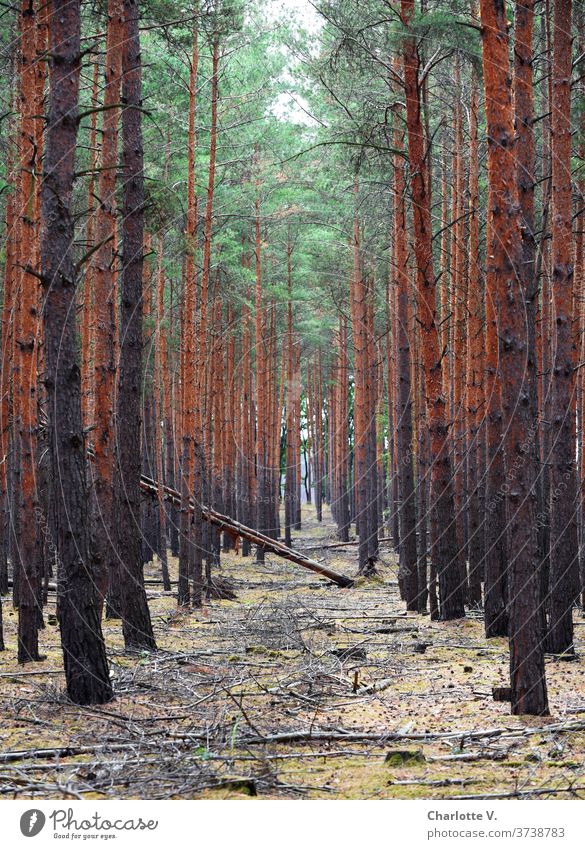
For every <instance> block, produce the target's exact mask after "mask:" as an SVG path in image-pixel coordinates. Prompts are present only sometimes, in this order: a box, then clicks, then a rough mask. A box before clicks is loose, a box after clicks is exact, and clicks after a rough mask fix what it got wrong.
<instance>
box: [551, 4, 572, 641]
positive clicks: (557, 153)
mask: <svg viewBox="0 0 585 849" xmlns="http://www.w3.org/2000/svg"><path fill="white" fill-rule="evenodd" d="M571 6H572V3H571V0H555V4H554V41H553V65H552V74H553V80H552V85H553V98H552V151H551V153H552V269H553V277H552V292H553V308H554V318H555V327H556V334H555V342H556V344H555V345H554V348H553V350H554V355H553V361H552V387H551V388H552V397H551V407H552V417H551V423H550V437H551V463H550V471H551V481H550V577H549V598H548V616H549V623H548V628H549V630H548V635H547V649H548V651H551V652H555V653H561V652H570V653H573V652H574V645H573V609H572V608H573V604H574V603H575V602H576V601H577V598H578V595H579V584H578V557H579V556H578V540H577V522H576V515H577V470H576V434H575V426H576V422H575V366H576V356H575V355H576V352H575V337H574V333H573V328H572V315H573V304H572V296H573V232H572V205H571V73H572V61H571V58H572V57H571V44H572V41H571Z"/></svg>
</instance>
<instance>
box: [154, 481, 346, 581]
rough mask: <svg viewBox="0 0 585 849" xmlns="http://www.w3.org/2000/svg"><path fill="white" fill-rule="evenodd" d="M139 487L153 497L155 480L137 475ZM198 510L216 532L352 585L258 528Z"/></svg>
mask: <svg viewBox="0 0 585 849" xmlns="http://www.w3.org/2000/svg"><path fill="white" fill-rule="evenodd" d="M140 486H141V488H142V490H143V491H144V492H146V493H148V494H149V495H150V496H152V497H153V498H156V497H157V496H158V483H157V481H155V480H153V479H152V478H149V477H147V476H146V475H142V476H141V478H140ZM162 489H163V493H164V497H165V499H166V500H167V501H172V502H173V503H174V504H177V505H178V506H180V504H181V496H180V494H179V493H178V492H177V491H176V490H175V489H171V487H169V486H163V487H162ZM190 509H191V510H192V511H194V510H195V502H194V500H193V499H191V500H190ZM198 512H200V513H201V517H202V519H203V520H204V521H206V522H210V523H211V524H212V525H215V526H216V527H217V528H219V530H220V531H225V533H227V534H229V535H230V536H232V537H234V538H237V537H241V538H242V539H247V540H249V541H250V542H251V543H252V544H253V545H257V546H259V547H260V548H262V549H263V550H264V551H265V552H269V553H271V554H276V555H277V556H278V557H282V558H283V559H284V560H289V561H290V562H291V563H296V564H297V565H298V566H302V567H303V568H304V569H309V570H310V571H311V572H316V574H318V575H322V576H323V577H324V578H328V579H329V580H330V581H333V583H335V584H337V586H339V587H352V586H353V580H352V579H351V578H348V577H347V576H346V575H340V574H339V573H338V572H334V571H333V570H332V569H328V568H327V566H323V564H322V563H318V562H317V561H316V560H312V559H311V558H310V557H305V555H304V554H301V552H300V551H295V550H294V549H292V548H289V547H288V546H286V545H284V543H281V542H279V541H278V540H275V539H271V537H268V536H265V535H264V534H263V533H260V531H255V530H254V529H253V528H248V527H246V525H242V524H241V522H236V520H235V519H232V518H230V517H229V516H224V515H222V514H221V513H218V512H217V510H213V509H212V508H211V507H206V506H205V505H204V504H202V505H201V506H200V508H198Z"/></svg>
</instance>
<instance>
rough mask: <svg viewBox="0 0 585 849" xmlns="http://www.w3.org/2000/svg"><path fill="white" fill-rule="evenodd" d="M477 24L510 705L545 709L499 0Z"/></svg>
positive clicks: (517, 235) (489, 1)
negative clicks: (502, 471)
mask: <svg viewBox="0 0 585 849" xmlns="http://www.w3.org/2000/svg"><path fill="white" fill-rule="evenodd" d="M481 25H482V39H483V70H484V91H485V104H486V118H487V131H488V180H489V186H490V192H489V208H488V216H489V222H490V242H489V244H488V249H487V250H488V265H487V290H488V297H493V298H495V300H496V306H497V318H498V339H499V357H500V363H501V372H502V389H501V391H502V407H503V421H502V425H503V429H504V449H505V461H506V467H507V472H508V473H509V474H510V473H512V478H511V479H509V481H508V486H507V487H506V507H507V529H508V564H509V565H508V599H509V601H508V606H509V621H510V625H509V627H510V631H509V643H510V680H511V688H512V712H513V713H516V714H521V713H532V714H546V713H548V703H547V694H546V681H545V675H544V656H543V652H542V636H543V635H542V631H541V622H540V615H539V596H540V592H539V579H538V540H537V528H536V507H537V505H536V495H535V489H534V488H535V484H536V478H537V469H536V464H535V462H534V457H533V453H532V451H531V449H530V447H529V446H530V439H531V430H532V429H534V428H535V427H536V422H535V421H534V420H533V418H532V408H531V404H530V399H529V391H530V385H531V383H530V377H529V375H530V372H531V370H533V369H534V368H535V362H534V351H531V350H530V346H529V338H528V333H527V328H526V323H525V306H524V305H525V297H526V292H525V290H524V287H523V285H522V277H521V272H520V269H521V263H522V240H521V219H520V211H519V204H518V191H517V183H516V164H515V160H514V154H515V145H514V115H513V110H512V99H511V86H510V62H509V55H508V34H507V21H506V7H505V3H504V2H503V0H481ZM533 438H534V437H533ZM512 470H513V471H512ZM488 542H489V540H488Z"/></svg>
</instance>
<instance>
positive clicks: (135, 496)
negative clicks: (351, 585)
mask: <svg viewBox="0 0 585 849" xmlns="http://www.w3.org/2000/svg"><path fill="white" fill-rule="evenodd" d="M138 16H139V11H138V2H137V0H124V30H125V31H124V45H123V51H122V100H123V104H124V108H123V110H122V141H123V155H122V172H123V179H124V192H123V221H122V228H121V229H122V274H121V310H120V367H119V379H118V398H117V401H118V406H117V423H118V428H117V434H116V437H117V443H118V444H117V453H118V463H119V468H118V474H117V476H116V515H117V529H118V534H117V550H118V555H119V558H120V566H121V570H122V571H121V613H122V630H123V633H124V642H125V645H126V648H127V649H146V650H151V651H155V650H156V642H155V639H154V633H153V630H152V623H151V620H150V611H149V609H148V602H147V600H146V592H145V589H144V573H143V565H142V551H141V544H140V474H141V470H142V469H141V456H140V451H138V450H137V448H138V446H139V445H140V407H141V378H142V343H143V339H142V267H143V244H144V173H143V150H142V112H141V109H142V70H141V58H140V35H139V18H138Z"/></svg>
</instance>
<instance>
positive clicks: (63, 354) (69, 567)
mask: <svg viewBox="0 0 585 849" xmlns="http://www.w3.org/2000/svg"><path fill="white" fill-rule="evenodd" d="M49 10H50V27H49V31H50V56H51V60H50V66H49V67H50V78H49V79H50V95H49V110H48V120H47V125H46V133H45V153H44V160H43V184H42V194H41V199H42V222H43V224H42V231H41V277H42V286H43V294H44V303H43V318H44V343H45V386H46V389H47V399H48V400H47V416H48V430H49V446H50V455H51V474H52V479H53V481H60V482H61V485H60V486H56V487H54V492H53V506H54V509H53V511H52V534H53V542H54V545H55V548H56V558H57V563H58V568H59V573H58V608H59V627H60V631H61V642H62V646H63V659H64V665H65V679H66V683H67V694H68V696H69V698H70V699H71V700H72V701H73V702H75V703H77V704H103V703H104V702H107V701H109V700H110V699H111V698H112V685H111V683H110V678H109V672H108V662H107V657H106V651H105V645H104V640H103V636H102V631H101V623H100V620H99V617H98V604H97V601H98V599H97V594H96V587H95V580H94V575H93V574H92V571H91V568H90V558H89V516H88V510H87V487H86V481H85V467H86V458H85V449H84V441H83V432H82V420H81V380H80V372H79V366H78V363H77V350H76V348H77V344H76V328H75V309H74V304H75V280H76V276H75V267H74V256H73V238H74V223H73V215H72V192H73V181H74V174H75V144H76V136H77V120H76V116H77V108H78V92H79V71H80V3H79V0H52V2H51V4H50V6H49Z"/></svg>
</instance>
